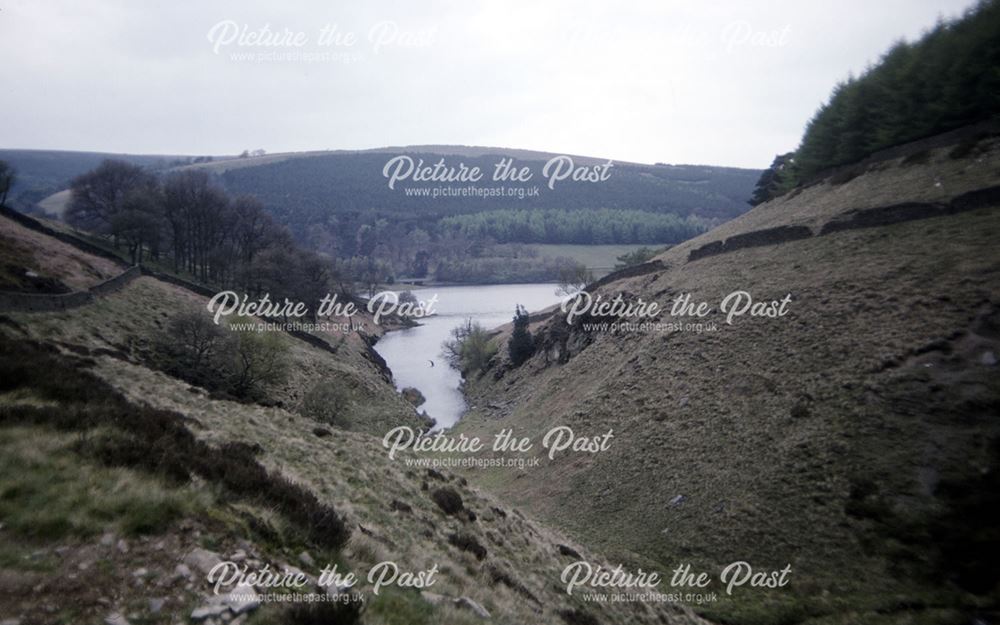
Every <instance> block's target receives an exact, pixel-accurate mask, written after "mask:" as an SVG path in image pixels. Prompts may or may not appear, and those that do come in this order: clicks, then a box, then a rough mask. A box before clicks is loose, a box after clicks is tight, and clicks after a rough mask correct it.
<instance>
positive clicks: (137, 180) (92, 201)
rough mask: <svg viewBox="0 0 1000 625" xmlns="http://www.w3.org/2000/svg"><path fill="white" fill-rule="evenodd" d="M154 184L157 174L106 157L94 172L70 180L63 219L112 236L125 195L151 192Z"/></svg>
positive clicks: (155, 183)
mask: <svg viewBox="0 0 1000 625" xmlns="http://www.w3.org/2000/svg"><path fill="white" fill-rule="evenodd" d="M156 185H157V181H156V177H155V176H154V175H153V174H151V173H149V172H148V171H146V170H145V169H143V168H142V167H139V166H138V165H133V164H131V163H126V162H125V161H116V160H111V159H109V160H105V161H104V162H103V163H101V164H100V165H99V166H98V167H97V168H96V169H94V170H93V171H89V172H87V173H85V174H81V175H79V176H77V177H76V178H74V179H73V182H72V183H71V184H70V191H71V192H72V196H71V198H70V202H69V207H68V208H67V209H66V221H68V222H69V223H70V224H72V225H74V226H77V227H80V228H83V229H86V230H90V231H91V232H95V233H97V234H104V235H108V234H111V235H113V234H114V232H113V222H114V220H115V217H116V216H117V215H118V214H119V213H120V212H121V211H122V210H123V205H124V203H125V199H126V197H128V196H129V195H130V194H133V193H143V192H152V190H153V189H155V187H156Z"/></svg>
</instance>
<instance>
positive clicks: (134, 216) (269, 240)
mask: <svg viewBox="0 0 1000 625" xmlns="http://www.w3.org/2000/svg"><path fill="white" fill-rule="evenodd" d="M70 189H71V192H72V195H71V199H70V202H69V205H68V207H67V209H66V214H65V218H66V221H67V222H68V223H70V224H71V225H73V226H75V227H78V228H81V229H83V230H87V231H89V232H91V233H93V234H96V235H98V236H102V237H105V238H107V239H108V240H110V242H111V243H112V245H114V246H115V247H116V248H118V249H124V250H125V252H126V253H127V255H128V256H129V259H130V260H131V262H132V263H133V264H140V263H143V262H153V263H156V264H159V265H160V266H163V267H168V268H172V269H173V270H174V271H175V272H176V273H184V274H188V275H191V276H193V277H195V278H196V279H197V280H199V281H201V282H203V283H205V284H212V285H217V286H225V287H233V288H240V289H242V290H244V291H246V292H248V293H251V294H253V293H264V292H266V293H270V294H271V296H272V297H276V298H283V297H288V298H289V299H292V300H296V301H303V302H306V303H307V304H309V305H310V309H311V310H315V304H316V302H318V301H319V298H321V297H322V296H323V295H325V294H326V293H328V292H330V290H331V289H333V288H341V290H344V285H345V284H347V283H348V282H349V280H348V279H347V278H346V277H345V276H343V275H342V274H341V272H339V271H338V268H337V267H336V266H335V265H334V263H333V262H332V261H331V260H329V259H327V258H324V257H322V256H320V255H319V254H317V253H315V252H311V251H308V250H304V249H301V248H299V247H298V246H297V245H296V244H295V242H294V241H293V239H292V237H291V235H290V234H289V232H288V230H287V229H286V228H284V227H283V226H281V225H279V224H277V223H275V221H274V219H273V218H272V217H271V215H270V214H269V213H268V212H267V211H266V210H265V209H264V207H263V206H262V205H261V204H260V202H258V201H257V200H256V199H255V198H253V197H251V196H246V195H239V196H235V197H232V196H230V195H229V194H227V193H226V192H225V191H224V190H223V189H222V188H221V187H219V186H218V185H216V184H214V183H213V181H212V180H211V179H210V178H209V176H208V174H206V173H205V172H204V171H201V170H197V169H188V170H181V171H177V172H174V173H170V174H168V175H167V176H165V177H163V178H161V177H158V176H156V175H155V174H153V173H151V172H149V171H148V170H146V169H144V168H142V167H139V166H138V165H133V164H130V163H127V162H124V161H117V160H106V161H104V162H103V163H101V165H99V166H98V167H97V168H96V169H94V170H92V171H90V172H87V173H85V174H82V175H80V176H77V177H76V178H74V179H73V181H72V183H71V185H70Z"/></svg>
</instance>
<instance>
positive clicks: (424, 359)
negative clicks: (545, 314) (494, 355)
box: [375, 284, 561, 429]
mask: <svg viewBox="0 0 1000 625" xmlns="http://www.w3.org/2000/svg"><path fill="white" fill-rule="evenodd" d="M557 289H558V285H556V284H500V285H492V286H449V287H438V288H434V287H431V288H420V289H414V290H413V294H414V295H415V296H417V298H418V299H420V300H422V301H426V300H429V299H430V298H431V297H433V296H434V295H435V294H437V297H438V300H437V303H436V304H435V306H434V310H435V311H436V312H437V315H435V316H433V317H429V318H427V319H423V320H421V322H420V323H421V325H420V326H418V327H415V328H408V329H406V330H397V331H394V332H389V333H388V334H386V335H385V336H384V337H382V339H381V340H379V342H378V343H376V344H375V350H376V351H377V352H378V353H379V354H380V355H381V356H382V357H383V358H385V361H386V362H387V363H388V365H389V368H390V369H392V375H393V379H394V380H395V382H396V387H397V388H399V389H403V388H406V387H410V386H412V387H414V388H417V389H419V390H420V392H421V393H423V394H424V397H426V398H427V402H426V403H424V404H422V405H421V406H420V407H419V410H421V411H426V412H427V414H428V415H430V416H431V417H433V418H434V419H435V420H436V421H437V425H436V426H435V429H437V428H448V427H451V426H453V425H454V424H455V423H456V422H457V421H458V420H459V419H460V418H461V416H462V414H464V413H465V410H466V405H465V398H464V397H463V396H462V392H461V391H460V390H459V385H460V384H461V382H462V377H461V375H460V374H459V373H458V371H456V370H455V369H453V368H451V367H450V366H449V365H448V362H447V361H446V360H445V358H444V356H443V354H442V349H441V345H442V343H444V342H445V341H446V340H447V339H449V338H450V335H451V331H452V329H453V328H455V327H457V326H459V325H461V324H462V323H464V322H465V320H466V319H468V318H470V317H471V318H472V319H473V320H474V321H478V322H479V323H480V324H481V325H482V326H484V327H486V328H493V327H496V326H499V325H503V324H505V323H508V322H510V321H511V319H513V317H514V309H515V306H516V305H517V304H521V305H522V306H524V307H525V308H527V309H528V311H529V312H536V311H539V310H542V309H544V308H547V307H549V306H552V305H553V304H558V303H559V302H560V301H561V296H560V295H559V294H558V292H557Z"/></svg>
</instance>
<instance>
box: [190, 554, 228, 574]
mask: <svg viewBox="0 0 1000 625" xmlns="http://www.w3.org/2000/svg"><path fill="white" fill-rule="evenodd" d="M221 562H222V558H220V557H219V554H217V553H215V552H214V551H209V550H208V549H202V548H201V547H195V548H194V549H192V550H191V551H190V552H189V553H188V554H187V555H186V556H184V564H186V565H188V566H189V567H191V568H192V569H195V570H198V571H201V572H202V573H205V574H206V575H207V574H208V573H209V572H210V571H211V570H212V569H213V568H214V567H215V566H216V565H217V564H219V563H221Z"/></svg>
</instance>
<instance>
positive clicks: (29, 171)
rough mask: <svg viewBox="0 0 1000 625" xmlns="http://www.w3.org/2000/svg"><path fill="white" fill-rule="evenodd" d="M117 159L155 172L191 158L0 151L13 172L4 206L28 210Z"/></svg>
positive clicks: (0, 156)
mask: <svg viewBox="0 0 1000 625" xmlns="http://www.w3.org/2000/svg"><path fill="white" fill-rule="evenodd" d="M109 158H113V159H118V160H123V161H128V162H129V163H134V164H136V165H141V166H143V167H146V168H149V169H151V170H155V171H162V170H166V169H168V168H169V167H171V166H173V165H174V164H176V163H177V162H178V161H186V160H188V159H189V158H191V157H187V156H175V155H168V154H114V153H110V152H71V151H67V150H2V149H0V161H7V162H8V163H10V164H11V165H12V166H13V167H14V169H16V170H17V180H16V181H15V183H14V188H13V190H12V191H11V197H10V198H9V199H8V203H9V204H10V205H11V206H12V207H14V208H17V209H19V210H22V211H26V210H30V209H32V208H33V207H34V206H35V205H36V204H38V203H39V202H41V201H43V200H45V199H46V198H47V197H48V196H50V195H52V194H54V193H57V192H59V191H62V190H64V189H66V188H67V187H68V186H69V182H70V180H72V179H73V178H74V177H76V176H79V175H80V174H82V173H84V172H87V171H90V170H91V169H94V168H95V167H97V166H98V165H100V164H101V161H103V160H105V159H109Z"/></svg>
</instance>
